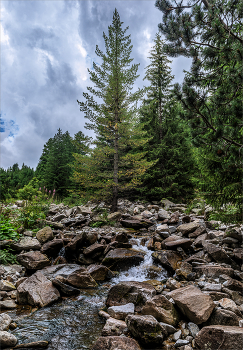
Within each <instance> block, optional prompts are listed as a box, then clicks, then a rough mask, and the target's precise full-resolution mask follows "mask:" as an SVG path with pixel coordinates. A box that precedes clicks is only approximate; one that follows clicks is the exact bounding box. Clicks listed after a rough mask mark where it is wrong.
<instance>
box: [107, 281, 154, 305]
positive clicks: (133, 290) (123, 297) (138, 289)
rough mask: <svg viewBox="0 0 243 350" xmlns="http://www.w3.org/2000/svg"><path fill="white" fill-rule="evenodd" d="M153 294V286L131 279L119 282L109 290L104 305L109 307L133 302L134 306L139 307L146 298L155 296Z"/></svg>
mask: <svg viewBox="0 0 243 350" xmlns="http://www.w3.org/2000/svg"><path fill="white" fill-rule="evenodd" d="M155 294H156V290H155V288H154V287H153V286H151V285H150V284H148V283H145V282H133V281H131V282H120V283H118V284H116V285H115V286H113V287H111V289H110V290H109V293H108V296H107V300H106V306H107V307H110V306H118V305H126V304H128V303H133V304H134V305H135V306H136V307H141V306H143V305H144V304H145V303H146V301H147V300H149V299H151V298H152V297H153V296H155ZM135 309H136V308H135Z"/></svg>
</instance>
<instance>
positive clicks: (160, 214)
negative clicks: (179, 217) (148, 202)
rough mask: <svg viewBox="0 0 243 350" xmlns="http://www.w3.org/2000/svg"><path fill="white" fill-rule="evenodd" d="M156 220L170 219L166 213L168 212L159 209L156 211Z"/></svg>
mask: <svg viewBox="0 0 243 350" xmlns="http://www.w3.org/2000/svg"><path fill="white" fill-rule="evenodd" d="M158 219H159V220H165V219H170V214H169V213H168V211H166V210H164V209H160V210H159V211H158Z"/></svg>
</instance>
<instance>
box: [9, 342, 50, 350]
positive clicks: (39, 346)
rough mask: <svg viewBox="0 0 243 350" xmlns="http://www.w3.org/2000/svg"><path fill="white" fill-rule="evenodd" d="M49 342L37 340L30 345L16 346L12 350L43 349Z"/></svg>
mask: <svg viewBox="0 0 243 350" xmlns="http://www.w3.org/2000/svg"><path fill="white" fill-rule="evenodd" d="M48 344H49V342H48V341H47V340H39V341H34V342H31V343H25V344H18V345H16V346H15V347H14V349H24V350H25V349H43V348H46V347H47V346H48Z"/></svg>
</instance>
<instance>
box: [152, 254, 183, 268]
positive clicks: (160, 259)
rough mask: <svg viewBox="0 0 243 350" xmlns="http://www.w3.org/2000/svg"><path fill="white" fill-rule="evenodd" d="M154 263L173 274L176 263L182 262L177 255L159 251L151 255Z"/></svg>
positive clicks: (176, 266) (180, 257)
mask: <svg viewBox="0 0 243 350" xmlns="http://www.w3.org/2000/svg"><path fill="white" fill-rule="evenodd" d="M152 258H153V260H154V262H156V263H159V264H161V265H162V266H163V267H164V268H166V269H167V270H169V271H171V272H174V271H175V270H176V269H177V268H178V262H179V261H181V260H182V256H181V255H180V254H179V253H176V252H173V251H168V250H161V251H157V252H154V253H153V254H152Z"/></svg>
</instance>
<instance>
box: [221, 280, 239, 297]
mask: <svg viewBox="0 0 243 350" xmlns="http://www.w3.org/2000/svg"><path fill="white" fill-rule="evenodd" d="M223 286H224V287H225V288H227V289H230V290H233V291H236V292H240V293H241V294H243V283H242V282H240V281H237V280H235V279H233V278H229V279H228V280H227V281H225V282H224V283H223Z"/></svg>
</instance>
